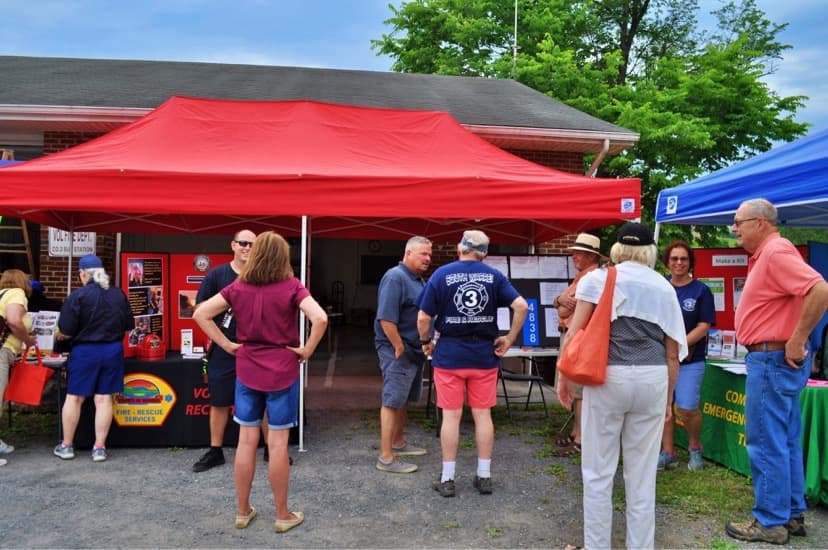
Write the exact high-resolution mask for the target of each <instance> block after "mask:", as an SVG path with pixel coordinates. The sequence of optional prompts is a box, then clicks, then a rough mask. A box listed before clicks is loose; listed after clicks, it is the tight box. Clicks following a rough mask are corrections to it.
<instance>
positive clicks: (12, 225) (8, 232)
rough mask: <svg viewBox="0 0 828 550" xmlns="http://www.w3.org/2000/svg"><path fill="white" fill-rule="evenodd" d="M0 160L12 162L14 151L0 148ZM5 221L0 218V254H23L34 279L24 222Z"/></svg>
mask: <svg viewBox="0 0 828 550" xmlns="http://www.w3.org/2000/svg"><path fill="white" fill-rule="evenodd" d="M0 160H14V150H13V149H3V148H0ZM6 221H8V222H9V223H8V224H4V223H3V217H2V216H0V254H25V255H26V260H27V264H28V266H29V276H31V277H34V276H35V272H34V258H33V257H32V245H31V242H30V241H29V228H28V227H26V220H15V219H13V218H6ZM17 234H21V235H22V242H21V241H20V240H18V239H16V238H15V235H17Z"/></svg>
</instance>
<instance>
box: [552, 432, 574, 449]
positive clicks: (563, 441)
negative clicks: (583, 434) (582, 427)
mask: <svg viewBox="0 0 828 550" xmlns="http://www.w3.org/2000/svg"><path fill="white" fill-rule="evenodd" d="M573 443H575V436H574V435H572V434H570V435H568V436H566V437H559V438H558V439H556V440H555V445H557V446H558V447H569V446H571V445H572V444H573Z"/></svg>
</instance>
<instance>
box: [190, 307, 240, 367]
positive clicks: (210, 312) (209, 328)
mask: <svg viewBox="0 0 828 550" xmlns="http://www.w3.org/2000/svg"><path fill="white" fill-rule="evenodd" d="M228 307H230V304H229V303H228V302H227V300H225V299H224V296H222V295H221V294H216V295H215V296H213V297H212V298H210V299H209V300H207V301H206V302H201V303H200V304H198V306H197V307H196V308H195V311H194V312H193V320H194V321H195V322H196V324H198V326H199V328H200V329H201V330H203V331H204V334H206V335H207V338H209V339H210V341H212V342H213V343H215V344H216V345H217V346H219V347H220V348H221V349H223V350H224V351H226V352H227V353H229V354H230V355H235V354H236V350H237V349H239V348H240V347H241V344H237V343H235V342H231V341H230V339H229V338H227V336H225V335H224V333H223V332H222V331H221V330H220V329H219V328H218V325H216V323H215V321H213V317H215V316H216V315H218V314H219V313H221V312H222V311H225V310H226V309H227V308H228Z"/></svg>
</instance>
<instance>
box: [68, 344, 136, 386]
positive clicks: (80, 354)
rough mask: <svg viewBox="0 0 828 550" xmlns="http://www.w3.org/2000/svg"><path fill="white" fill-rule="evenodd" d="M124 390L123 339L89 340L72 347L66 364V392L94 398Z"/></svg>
mask: <svg viewBox="0 0 828 550" xmlns="http://www.w3.org/2000/svg"><path fill="white" fill-rule="evenodd" d="M123 389H124V345H123V343H122V342H120V341H118V342H88V343H80V344H75V345H74V346H72V353H70V354H69V362H68V363H67V365H66V393H68V394H71V395H78V396H81V397H90V396H92V395H111V394H115V393H120V392H122V391H123Z"/></svg>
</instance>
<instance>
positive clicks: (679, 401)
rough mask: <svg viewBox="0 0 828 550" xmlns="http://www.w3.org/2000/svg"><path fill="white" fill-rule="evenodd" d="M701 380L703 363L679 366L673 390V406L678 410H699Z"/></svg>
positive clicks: (702, 377)
mask: <svg viewBox="0 0 828 550" xmlns="http://www.w3.org/2000/svg"><path fill="white" fill-rule="evenodd" d="M703 379H704V361H696V362H695V363H685V364H684V365H679V372H678V380H677V381H676V390H675V396H676V398H675V404H676V406H677V407H678V408H679V409H684V410H685V411H693V410H696V409H698V408H699V399H700V396H701V385H702V380H703Z"/></svg>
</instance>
